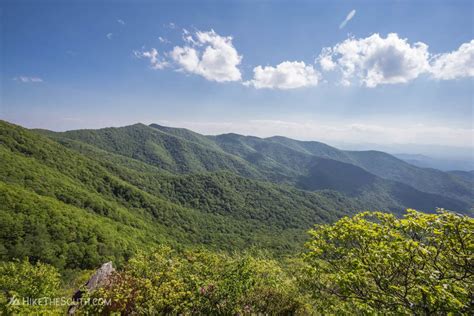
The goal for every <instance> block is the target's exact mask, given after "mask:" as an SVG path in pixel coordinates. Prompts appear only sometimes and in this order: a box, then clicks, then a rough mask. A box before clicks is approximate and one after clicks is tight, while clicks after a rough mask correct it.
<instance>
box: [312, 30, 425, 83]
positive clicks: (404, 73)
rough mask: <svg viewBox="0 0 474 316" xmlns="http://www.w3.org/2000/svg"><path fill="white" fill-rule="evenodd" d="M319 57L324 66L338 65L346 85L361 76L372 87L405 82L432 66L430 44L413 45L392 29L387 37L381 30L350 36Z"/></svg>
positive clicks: (329, 68)
mask: <svg viewBox="0 0 474 316" xmlns="http://www.w3.org/2000/svg"><path fill="white" fill-rule="evenodd" d="M318 61H319V64H320V65H321V68H322V69H323V70H326V71H329V70H334V69H336V68H337V69H339V70H340V71H341V73H342V80H341V83H342V84H343V85H350V84H351V82H352V81H353V80H354V79H358V80H359V81H360V82H361V83H362V84H363V85H365V86H367V87H370V88H373V87H376V86H378V85H380V84H395V83H405V82H408V81H410V80H413V79H415V78H417V77H418V76H419V75H420V74H422V73H424V72H427V71H428V70H429V68H430V65H429V53H428V45H426V44H424V43H422V42H417V43H414V44H413V45H411V44H410V43H408V41H407V39H403V38H400V37H399V36H398V34H396V33H390V34H388V36H387V37H386V38H383V37H381V36H380V35H379V34H373V35H371V36H369V37H367V38H361V39H356V38H349V39H347V40H345V41H344V42H342V43H339V44H337V45H336V46H334V47H332V48H325V49H323V50H322V53H321V55H320V56H319V57H318Z"/></svg>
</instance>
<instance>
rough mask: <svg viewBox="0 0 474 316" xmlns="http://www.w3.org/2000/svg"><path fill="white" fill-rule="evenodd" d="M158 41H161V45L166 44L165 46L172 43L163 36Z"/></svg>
mask: <svg viewBox="0 0 474 316" xmlns="http://www.w3.org/2000/svg"><path fill="white" fill-rule="evenodd" d="M158 40H159V41H160V42H161V43H165V44H169V43H171V42H170V41H169V40H168V39H167V38H166V37H162V36H158Z"/></svg>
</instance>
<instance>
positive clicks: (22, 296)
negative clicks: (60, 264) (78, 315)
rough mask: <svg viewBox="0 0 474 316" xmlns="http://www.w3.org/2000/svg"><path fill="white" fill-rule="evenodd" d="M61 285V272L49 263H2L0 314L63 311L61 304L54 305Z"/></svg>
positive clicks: (0, 273)
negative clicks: (53, 302)
mask: <svg viewBox="0 0 474 316" xmlns="http://www.w3.org/2000/svg"><path fill="white" fill-rule="evenodd" d="M59 288H60V275H59V273H58V271H57V270H56V269H55V268H54V267H52V266H50V265H46V264H42V263H37V264H34V265H33V264H31V263H30V262H28V261H27V260H24V261H12V262H0V311H1V313H0V314H5V315H8V314H22V315H25V314H47V313H53V312H54V311H56V312H57V313H60V312H61V307H59V306H54V304H51V302H52V300H54V299H56V298H57V295H58V293H59ZM40 299H41V300H40Z"/></svg>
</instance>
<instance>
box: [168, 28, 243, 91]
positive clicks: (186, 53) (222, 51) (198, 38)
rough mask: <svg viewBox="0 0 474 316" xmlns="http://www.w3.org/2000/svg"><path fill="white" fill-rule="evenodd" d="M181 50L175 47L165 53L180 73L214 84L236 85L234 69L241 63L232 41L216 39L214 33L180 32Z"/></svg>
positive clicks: (217, 37)
mask: <svg viewBox="0 0 474 316" xmlns="http://www.w3.org/2000/svg"><path fill="white" fill-rule="evenodd" d="M183 39H184V40H185V42H186V45H184V46H176V47H174V49H173V50H172V51H171V52H170V53H169V55H170V57H171V59H172V60H173V61H174V62H175V63H176V64H177V65H178V67H179V69H180V70H181V71H184V72H187V73H193V74H197V75H201V76H203V77H204V78H206V79H207V80H211V81H217V82H227V81H240V80H241V78H242V75H241V72H240V70H239V68H238V66H239V64H240V62H241V61H242V56H241V55H239V53H238V52H237V50H236V49H235V47H234V45H233V44H232V37H230V36H220V35H219V34H217V33H216V32H214V30H211V31H208V32H201V31H197V32H195V34H191V33H189V32H188V31H186V30H184V33H183Z"/></svg>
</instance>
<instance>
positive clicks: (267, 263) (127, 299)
mask: <svg viewBox="0 0 474 316" xmlns="http://www.w3.org/2000/svg"><path fill="white" fill-rule="evenodd" d="M90 296H91V297H96V298H102V299H105V300H110V304H108V305H107V306H85V307H84V309H86V311H89V312H93V313H102V314H109V313H113V312H121V313H126V314H129V313H136V314H166V313H171V314H244V313H245V314H248V313H267V314H297V313H304V312H305V311H306V305H305V304H304V302H303V300H302V295H300V294H299V293H298V289H297V287H296V285H295V283H294V282H293V279H292V278H290V277H289V276H288V275H286V274H285V273H284V272H283V270H282V269H281V268H280V266H279V265H278V263H277V262H275V261H273V260H269V259H264V258H257V257H252V256H249V255H236V256H228V255H225V254H215V253H211V252H208V251H188V252H185V253H183V254H179V255H178V254H177V253H175V252H173V251H172V250H171V249H170V248H167V247H162V248H160V249H158V250H157V251H155V252H153V253H151V254H144V253H142V254H139V255H137V256H136V257H134V258H133V259H131V260H130V261H129V263H128V265H127V266H126V267H125V268H124V270H123V271H121V272H119V273H116V274H115V275H114V276H113V278H112V279H111V282H110V283H109V285H107V286H105V287H103V288H102V289H100V290H98V291H95V292H93V293H90Z"/></svg>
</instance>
